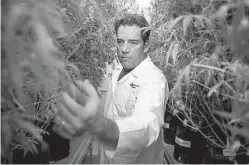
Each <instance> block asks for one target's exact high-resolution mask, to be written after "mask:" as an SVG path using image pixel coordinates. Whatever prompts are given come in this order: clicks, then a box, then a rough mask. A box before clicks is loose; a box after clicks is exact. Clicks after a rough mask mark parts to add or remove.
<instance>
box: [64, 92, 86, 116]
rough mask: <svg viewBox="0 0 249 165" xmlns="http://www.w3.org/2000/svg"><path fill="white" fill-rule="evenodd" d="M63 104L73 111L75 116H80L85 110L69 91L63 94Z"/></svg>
mask: <svg viewBox="0 0 249 165" xmlns="http://www.w3.org/2000/svg"><path fill="white" fill-rule="evenodd" d="M61 100H62V102H61V103H62V104H63V105H64V106H65V107H66V108H67V110H69V112H70V113H72V114H73V115H74V116H78V115H80V114H82V113H84V112H83V107H82V106H81V105H80V104H78V103H77V102H76V101H75V100H74V99H73V98H72V97H70V96H69V95H68V94H67V93H65V92H63V93H62V95H61Z"/></svg>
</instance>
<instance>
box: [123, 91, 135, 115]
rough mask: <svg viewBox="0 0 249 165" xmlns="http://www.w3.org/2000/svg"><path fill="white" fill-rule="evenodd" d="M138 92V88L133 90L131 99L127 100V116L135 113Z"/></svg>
mask: <svg viewBox="0 0 249 165" xmlns="http://www.w3.org/2000/svg"><path fill="white" fill-rule="evenodd" d="M136 90H137V88H131V91H130V95H129V98H128V100H127V103H126V108H125V109H126V114H127V116H130V115H132V113H133V111H134V108H135V104H136V101H137V93H136Z"/></svg>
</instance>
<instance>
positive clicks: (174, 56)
mask: <svg viewBox="0 0 249 165" xmlns="http://www.w3.org/2000/svg"><path fill="white" fill-rule="evenodd" d="M179 48H180V43H179V42H176V43H175V44H174V47H173V49H172V53H171V57H172V61H173V65H175V64H176V59H177V55H178V53H179Z"/></svg>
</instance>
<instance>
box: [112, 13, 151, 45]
mask: <svg viewBox="0 0 249 165" xmlns="http://www.w3.org/2000/svg"><path fill="white" fill-rule="evenodd" d="M125 25H128V26H132V25H137V26H139V27H141V28H143V27H148V26H149V23H148V22H147V20H146V19H145V18H144V17H143V16H142V15H139V14H127V15H125V16H124V17H123V18H121V19H119V20H117V21H116V22H115V23H114V28H115V32H116V34H117V32H118V28H119V27H120V26H125ZM141 35H142V39H143V41H144V42H146V41H148V40H149V37H150V30H146V31H144V30H142V33H141Z"/></svg>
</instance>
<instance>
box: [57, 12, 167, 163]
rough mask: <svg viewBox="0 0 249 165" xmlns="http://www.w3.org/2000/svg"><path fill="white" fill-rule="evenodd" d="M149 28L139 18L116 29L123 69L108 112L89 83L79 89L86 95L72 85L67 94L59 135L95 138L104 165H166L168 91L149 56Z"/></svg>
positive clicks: (114, 82)
mask: <svg viewBox="0 0 249 165" xmlns="http://www.w3.org/2000/svg"><path fill="white" fill-rule="evenodd" d="M148 26H149V25H148V22H147V21H146V19H145V18H144V17H143V16H140V15H136V14H135V15H131V14H129V15H126V16H125V17H124V18H122V19H121V20H118V21H117V22H116V23H115V30H116V35H117V53H118V58H119V61H120V63H121V64H122V68H121V69H118V70H116V71H115V72H114V73H113V76H112V79H111V82H110V85H109V87H108V91H107V94H106V99H105V103H104V107H103V108H101V107H100V106H99V98H98V95H97V93H96V91H95V89H94V88H93V86H92V85H91V84H90V83H89V82H88V81H85V82H78V83H77V84H78V88H80V89H81V90H82V89H83V91H84V92H83V93H84V94H81V93H80V92H79V90H78V89H77V88H76V87H75V86H73V85H72V86H71V88H72V92H70V93H69V94H67V93H63V94H62V101H61V104H60V105H59V111H58V112H59V114H58V116H57V117H56V118H57V120H59V121H61V122H62V124H63V125H62V126H60V127H59V128H57V132H58V133H59V134H60V135H61V136H64V137H68V138H70V137H72V136H74V135H77V134H81V133H82V131H88V132H89V133H90V134H92V135H94V136H96V137H97V139H98V140H99V142H100V143H101V146H102V148H101V158H100V159H101V163H103V164H107V163H108V164H112V163H115V164H116V163H122V164H130V163H135V164H138V163H144V164H147V163H149V164H161V163H163V142H162V137H161V133H160V131H161V127H162V125H163V123H164V110H165V105H166V100H167V95H168V85H167V81H166V79H165V76H164V75H163V73H162V72H161V71H160V70H159V69H158V68H157V67H156V66H155V65H154V64H153V63H152V62H151V59H150V57H149V56H147V54H146V50H147V48H148V39H149V35H150V31H149V30H148ZM82 97H84V98H85V99H82ZM83 100H86V103H84V102H83Z"/></svg>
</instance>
